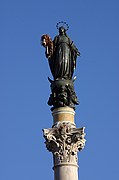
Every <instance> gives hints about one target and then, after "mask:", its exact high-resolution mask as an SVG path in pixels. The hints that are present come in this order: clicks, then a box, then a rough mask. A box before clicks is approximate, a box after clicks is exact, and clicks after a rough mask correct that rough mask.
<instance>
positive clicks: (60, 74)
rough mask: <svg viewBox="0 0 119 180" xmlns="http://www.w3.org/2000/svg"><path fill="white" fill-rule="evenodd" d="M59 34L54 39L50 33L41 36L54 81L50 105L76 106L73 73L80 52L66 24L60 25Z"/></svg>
mask: <svg viewBox="0 0 119 180" xmlns="http://www.w3.org/2000/svg"><path fill="white" fill-rule="evenodd" d="M58 29H59V35H57V36H56V37H55V38H54V40H53V41H52V39H51V38H50V36H49V35H47V34H44V35H43V36H42V37H41V44H42V46H44V47H45V49H46V51H45V54H46V57H47V58H48V62H49V66H50V70H51V73H52V75H53V81H52V80H50V79H49V81H50V82H51V91H52V94H51V95H50V98H49V100H48V105H50V106H52V105H53V108H52V109H54V108H57V107H63V106H70V107H72V108H75V105H77V104H79V103H78V100H77V97H76V93H75V91H74V85H73V79H72V77H73V73H74V70H75V68H76V59H77V56H79V55H80V52H79V51H78V49H77V48H76V46H75V45H74V43H73V41H71V39H70V38H69V37H68V35H67V33H66V30H67V29H66V28H65V27H64V26H60V27H58Z"/></svg>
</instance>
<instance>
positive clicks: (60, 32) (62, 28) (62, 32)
mask: <svg viewBox="0 0 119 180" xmlns="http://www.w3.org/2000/svg"><path fill="white" fill-rule="evenodd" d="M65 33H66V29H65V28H64V27H63V26H61V27H60V28H59V34H65Z"/></svg>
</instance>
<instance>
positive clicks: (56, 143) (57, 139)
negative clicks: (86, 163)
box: [43, 122, 86, 165]
mask: <svg viewBox="0 0 119 180" xmlns="http://www.w3.org/2000/svg"><path fill="white" fill-rule="evenodd" d="M84 129H85V128H84V127H82V128H74V126H72V125H71V123H69V122H59V123H57V125H55V126H54V127H53V128H49V129H44V130H43V133H44V138H45V140H46V141H45V144H46V147H47V149H48V150H49V151H50V152H52V153H53V157H54V165H59V164H61V163H72V164H75V165H77V160H78V159H77V152H78V151H81V150H82V149H83V148H84V146H85V141H86V140H85V139H84V136H85V133H84Z"/></svg>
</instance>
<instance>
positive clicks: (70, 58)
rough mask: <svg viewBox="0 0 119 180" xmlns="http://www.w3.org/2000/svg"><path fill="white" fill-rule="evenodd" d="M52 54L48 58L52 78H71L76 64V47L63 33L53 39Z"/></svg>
mask: <svg viewBox="0 0 119 180" xmlns="http://www.w3.org/2000/svg"><path fill="white" fill-rule="evenodd" d="M53 43H54V55H53V58H52V59H50V62H49V64H50V68H51V72H52V74H53V77H54V79H59V78H64V79H71V78H72V76H73V72H74V68H75V64H76V62H75V61H76V56H77V55H76V51H77V49H76V47H75V46H74V45H73V44H72V42H71V40H70V39H69V37H67V36H66V35H65V34H63V35H58V36H56V37H55V39H54V41H53Z"/></svg>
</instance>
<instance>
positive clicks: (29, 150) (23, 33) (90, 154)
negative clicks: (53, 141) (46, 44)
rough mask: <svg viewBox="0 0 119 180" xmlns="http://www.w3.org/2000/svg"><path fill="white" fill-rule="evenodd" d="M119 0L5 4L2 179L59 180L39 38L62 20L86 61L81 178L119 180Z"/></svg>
mask: <svg viewBox="0 0 119 180" xmlns="http://www.w3.org/2000/svg"><path fill="white" fill-rule="evenodd" d="M118 7H119V1H118V0H100V1H99V0H90V1H89V0H85V1H84V0H73V1H71V0H70V1H68V0H65V1H64V0H60V1H56V0H51V1H48V0H46V1H43V0H11V1H8V0H1V1H0V24H1V25H0V87H1V88H0V180H16V179H17V180H21V179H22V180H34V179H35V180H39V179H48V180H52V179H53V170H52V166H53V163H52V154H51V153H49V152H48V151H47V150H46V148H45V144H44V139H43V135H42V129H43V128H50V127H51V126H52V116H51V111H50V107H49V106H48V105H47V100H48V98H49V95H50V84H49V82H48V80H47V77H48V76H49V77H50V78H52V75H51V73H50V70H49V67H48V63H47V59H46V58H45V55H44V49H43V47H41V45H40V37H41V35H42V34H44V33H47V34H49V35H50V36H51V37H52V38H54V36H56V35H57V33H58V32H57V29H56V27H55V25H56V23H57V22H58V21H62V20H64V21H66V22H67V23H68V24H69V26H70V28H69V31H68V32H67V33H68V35H69V36H70V38H71V39H72V40H73V41H74V42H75V44H76V46H77V47H78V49H79V51H80V52H81V57H80V58H78V60H77V69H76V71H75V73H74V74H75V75H76V76H77V80H76V81H75V90H76V93H77V96H78V99H79V101H80V105H79V106H77V108H76V117H75V122H76V125H77V127H82V126H85V127H86V140H87V142H86V147H85V149H84V150H83V151H82V152H80V153H79V165H80V168H79V179H80V180H87V179H89V180H100V179H108V180H112V179H116V180H117V179H119V155H118V153H119V143H118V141H119V140H118V138H119V130H118V127H119V10H118Z"/></svg>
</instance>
